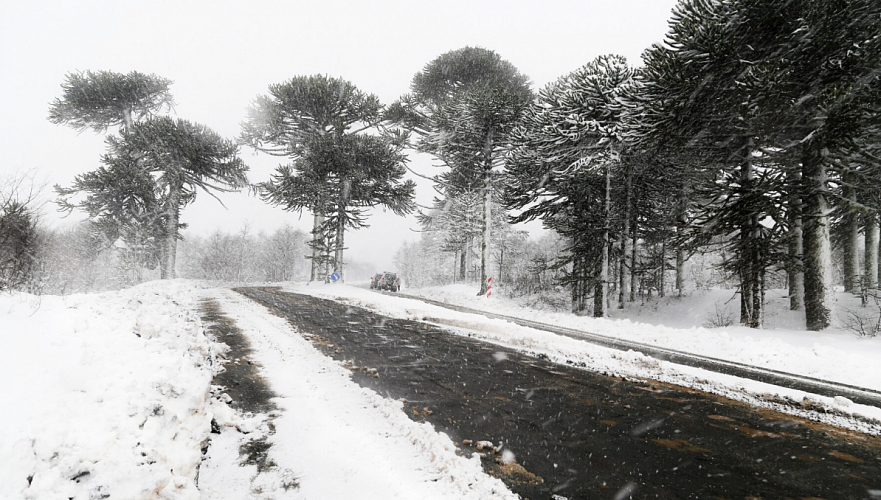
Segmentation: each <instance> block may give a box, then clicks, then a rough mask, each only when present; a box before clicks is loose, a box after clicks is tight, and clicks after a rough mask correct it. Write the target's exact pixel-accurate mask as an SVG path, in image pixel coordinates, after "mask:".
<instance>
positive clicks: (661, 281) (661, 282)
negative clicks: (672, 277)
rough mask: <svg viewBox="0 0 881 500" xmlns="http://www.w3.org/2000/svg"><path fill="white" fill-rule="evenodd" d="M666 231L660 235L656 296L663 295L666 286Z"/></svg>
mask: <svg viewBox="0 0 881 500" xmlns="http://www.w3.org/2000/svg"><path fill="white" fill-rule="evenodd" d="M666 276H667V231H664V236H663V237H661V265H660V268H659V269H658V297H664V296H665V292H664V290H666V288H667V280H666V279H665V278H666Z"/></svg>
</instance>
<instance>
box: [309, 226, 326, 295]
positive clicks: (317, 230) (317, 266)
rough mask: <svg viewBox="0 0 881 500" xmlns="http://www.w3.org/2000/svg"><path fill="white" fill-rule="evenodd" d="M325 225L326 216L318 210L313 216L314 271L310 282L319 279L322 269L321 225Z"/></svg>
mask: <svg viewBox="0 0 881 500" xmlns="http://www.w3.org/2000/svg"><path fill="white" fill-rule="evenodd" d="M323 225H324V217H323V216H322V215H321V214H319V213H317V212H316V213H315V215H314V217H313V218H312V273H311V274H310V277H309V281H310V282H312V281H315V280H316V279H318V273H319V272H320V270H321V248H320V247H319V243H320V242H321V226H323Z"/></svg>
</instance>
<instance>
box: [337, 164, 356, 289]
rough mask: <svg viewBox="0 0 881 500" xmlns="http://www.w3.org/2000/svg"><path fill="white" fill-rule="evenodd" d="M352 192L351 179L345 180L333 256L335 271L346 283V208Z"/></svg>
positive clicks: (338, 208)
mask: <svg viewBox="0 0 881 500" xmlns="http://www.w3.org/2000/svg"><path fill="white" fill-rule="evenodd" d="M351 191H352V180H351V179H343V180H342V186H341V189H340V197H339V199H338V200H337V208H336V209H337V221H338V222H337V227H336V243H335V246H336V248H335V249H334V250H335V251H334V256H333V270H334V272H337V273H339V274H340V280H341V281H342V282H343V283H345V282H346V276H345V274H344V273H345V266H344V263H343V250H345V248H344V245H343V244H344V243H345V233H346V221H345V217H344V216H345V213H346V207H347V206H348V204H349V193H350V192H351Z"/></svg>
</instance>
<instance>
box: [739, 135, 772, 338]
mask: <svg viewBox="0 0 881 500" xmlns="http://www.w3.org/2000/svg"><path fill="white" fill-rule="evenodd" d="M753 149H754V142H753V139H752V138H749V139H748V140H747V142H746V145H745V147H744V149H743V158H742V161H741V166H740V190H741V197H742V198H743V197H746V198H747V199H749V198H750V197H754V196H756V195H758V193H757V192H756V189H757V187H756V180H755V168H754V166H753ZM742 198H741V199H742ZM742 210H743V213H741V214H740V215H739V217H740V236H739V237H740V242H739V246H738V250H737V254H736V258H737V267H738V269H739V275H740V323H741V324H743V325H745V326H748V327H750V328H761V327H762V322H763V321H764V316H765V313H764V304H765V301H764V298H765V290H764V272H765V258H764V253H763V252H764V249H763V245H764V244H763V241H762V237H761V225H760V223H759V222H760V220H761V217H762V214H761V213H760V212H757V211H755V210H753V209H752V207H751V206H746V204H744V206H743V207H742Z"/></svg>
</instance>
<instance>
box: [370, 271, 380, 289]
mask: <svg viewBox="0 0 881 500" xmlns="http://www.w3.org/2000/svg"><path fill="white" fill-rule="evenodd" d="M381 279H382V273H376V276H371V277H370V288H371V289H374V288H377V287H379V280H381Z"/></svg>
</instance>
